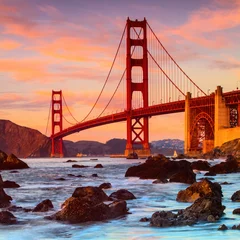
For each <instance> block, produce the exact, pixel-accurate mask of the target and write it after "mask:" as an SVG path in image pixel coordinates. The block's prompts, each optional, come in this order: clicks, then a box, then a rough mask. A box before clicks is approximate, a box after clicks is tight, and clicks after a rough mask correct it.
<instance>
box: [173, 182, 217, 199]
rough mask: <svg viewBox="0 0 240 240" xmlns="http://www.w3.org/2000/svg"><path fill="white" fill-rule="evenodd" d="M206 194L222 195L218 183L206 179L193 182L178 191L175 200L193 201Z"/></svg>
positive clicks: (210, 195)
mask: <svg viewBox="0 0 240 240" xmlns="http://www.w3.org/2000/svg"><path fill="white" fill-rule="evenodd" d="M206 195H208V196H209V197H218V198H220V199H221V197H222V189H221V186H220V184H219V183H212V182H211V181H209V180H208V179H203V180H202V181H200V182H195V183H193V184H192V185H191V186H189V187H188V188H186V189H185V190H181V191H179V192H178V195H177V199H176V200H177V201H179V202H194V201H195V200H197V199H198V198H200V197H204V196H206Z"/></svg>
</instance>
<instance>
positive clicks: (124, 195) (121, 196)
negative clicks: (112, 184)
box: [109, 189, 136, 200]
mask: <svg viewBox="0 0 240 240" xmlns="http://www.w3.org/2000/svg"><path fill="white" fill-rule="evenodd" d="M109 198H111V199H113V200H131V199H136V197H135V196H134V195H133V194H132V193H131V192H129V191H128V190H126V189H120V190H118V191H116V192H113V193H112V194H111V195H110V196H109Z"/></svg>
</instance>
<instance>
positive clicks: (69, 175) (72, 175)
mask: <svg viewBox="0 0 240 240" xmlns="http://www.w3.org/2000/svg"><path fill="white" fill-rule="evenodd" d="M68 177H76V176H75V175H74V174H71V173H69V174H68Z"/></svg>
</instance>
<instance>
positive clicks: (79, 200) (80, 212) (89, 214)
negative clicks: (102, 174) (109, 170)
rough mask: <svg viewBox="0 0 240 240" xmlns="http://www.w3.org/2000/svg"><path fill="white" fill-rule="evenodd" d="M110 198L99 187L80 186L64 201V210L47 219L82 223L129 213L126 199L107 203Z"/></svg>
mask: <svg viewBox="0 0 240 240" xmlns="http://www.w3.org/2000/svg"><path fill="white" fill-rule="evenodd" d="M108 200H109V198H108V196H107V195H106V194H105V193H104V192H103V190H102V189H100V188H98V187H79V188H76V189H75V191H74V193H73V194H72V197H70V198H68V199H67V200H66V201H65V202H64V203H63V205H62V210H60V211H59V212H57V213H55V214H54V215H52V216H49V217H47V219H50V220H59V221H67V222H69V223H81V222H87V221H103V220H106V219H111V218H116V217H119V216H122V215H125V214H127V213H128V209H127V203H126V202H125V201H115V202H112V203H110V204H105V203H104V201H108Z"/></svg>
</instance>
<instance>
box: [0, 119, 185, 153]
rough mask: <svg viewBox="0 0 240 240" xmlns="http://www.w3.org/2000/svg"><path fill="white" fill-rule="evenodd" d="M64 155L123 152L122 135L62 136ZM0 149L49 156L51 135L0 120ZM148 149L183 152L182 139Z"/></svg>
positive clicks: (156, 151) (152, 144) (162, 142)
mask: <svg viewBox="0 0 240 240" xmlns="http://www.w3.org/2000/svg"><path fill="white" fill-rule="evenodd" d="M63 142H64V155H65V156H68V157H74V156H76V155H77V154H78V153H82V154H86V155H108V154H123V153H124V150H125V147H126V139H117V138H114V139H111V140H109V141H107V142H106V143H100V142H97V141H77V142H72V141H68V140H64V141H63ZM0 149H1V150H2V151H4V152H6V153H7V154H11V153H13V154H14V155H16V156H18V157H22V158H24V157H49V156H50V152H51V139H50V138H49V137H47V136H45V135H43V134H42V133H40V132H39V131H37V130H35V129H31V128H28V127H22V126H19V125H17V124H15V123H13V122H11V121H9V120H0ZM151 150H152V153H162V154H165V155H173V152H174V150H176V151H177V152H178V153H182V152H183V141H182V140H179V139H164V140H159V141H154V142H152V143H151Z"/></svg>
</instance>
